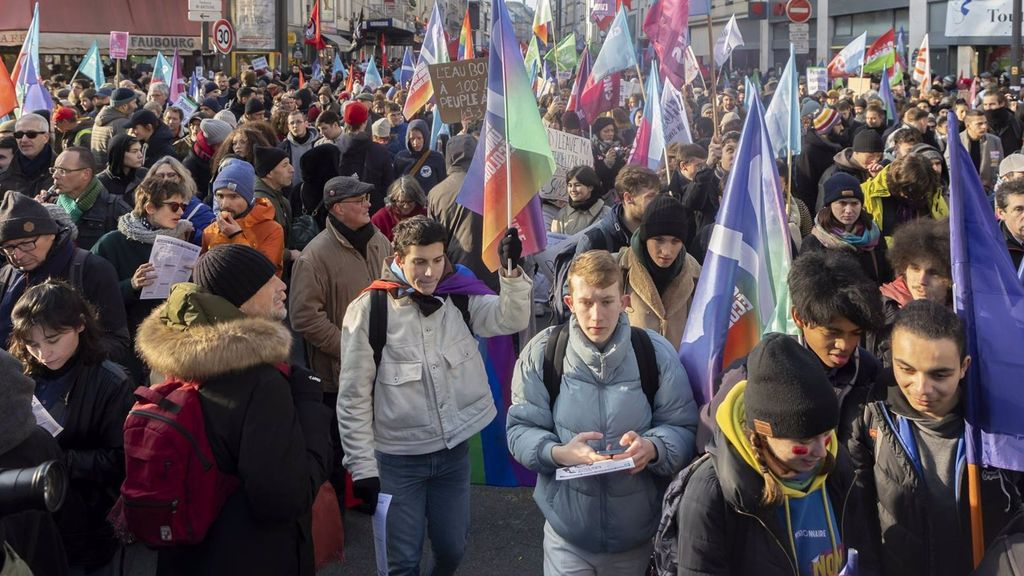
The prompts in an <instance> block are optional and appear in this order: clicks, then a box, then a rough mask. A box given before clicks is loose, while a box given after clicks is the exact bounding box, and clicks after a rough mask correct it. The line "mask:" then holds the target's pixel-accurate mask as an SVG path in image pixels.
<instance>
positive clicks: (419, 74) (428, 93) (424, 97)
mask: <svg viewBox="0 0 1024 576" xmlns="http://www.w3.org/2000/svg"><path fill="white" fill-rule="evenodd" d="M447 61H448V44H447V43H446V42H445V39H444V19H443V18H442V17H441V10H440V9H438V7H437V2H436V0H435V2H434V9H433V11H432V12H431V13H430V20H429V21H428V22H427V33H426V36H424V38H423V46H422V47H421V48H420V57H419V60H417V61H416V68H415V69H414V70H413V73H412V80H411V81H410V82H409V94H408V96H406V98H405V106H404V107H403V108H402V115H403V116H405V117H406V119H408V120H412V117H413V116H415V115H416V113H417V112H419V111H420V109H421V108H423V107H424V106H425V105H426V104H427V102H428V101H429V100H430V99H431V98H432V97H433V96H434V88H433V87H432V86H431V85H430V71H429V70H428V69H427V66H429V65H430V64H441V63H443V62H447Z"/></svg>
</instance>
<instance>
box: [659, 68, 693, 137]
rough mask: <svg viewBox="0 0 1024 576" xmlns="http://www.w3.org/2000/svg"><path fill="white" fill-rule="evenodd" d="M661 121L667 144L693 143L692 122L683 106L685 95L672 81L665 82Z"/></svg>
mask: <svg viewBox="0 0 1024 576" xmlns="http://www.w3.org/2000/svg"><path fill="white" fill-rule="evenodd" d="M661 121H662V123H663V124H664V127H665V146H668V145H669V144H672V143H673V142H679V143H680V144H692V143H693V136H691V135H690V122H689V120H688V119H687V118H686V108H685V107H683V96H682V94H680V93H679V90H676V87H675V86H673V85H672V83H671V82H666V83H665V90H664V92H662V93H661Z"/></svg>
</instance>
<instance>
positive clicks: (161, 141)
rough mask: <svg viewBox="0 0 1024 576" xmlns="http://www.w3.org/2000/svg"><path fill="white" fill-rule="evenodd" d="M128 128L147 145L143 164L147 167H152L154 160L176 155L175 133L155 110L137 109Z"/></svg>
mask: <svg viewBox="0 0 1024 576" xmlns="http://www.w3.org/2000/svg"><path fill="white" fill-rule="evenodd" d="M128 128H129V129H131V131H132V134H134V135H135V137H136V138H138V139H139V141H140V142H142V143H143V144H145V145H146V149H145V155H146V160H145V162H143V164H142V165H143V166H145V167H146V168H151V167H152V166H153V163H154V162H156V161H157V160H159V159H161V158H163V157H164V156H171V157H175V154H174V134H172V133H171V129H170V128H168V127H167V125H166V124H164V123H163V122H161V121H160V117H158V116H157V115H156V114H154V113H153V112H150V111H149V110H136V111H135V113H134V114H132V117H131V119H130V120H129V122H128Z"/></svg>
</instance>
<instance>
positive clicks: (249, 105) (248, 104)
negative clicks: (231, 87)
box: [245, 96, 263, 114]
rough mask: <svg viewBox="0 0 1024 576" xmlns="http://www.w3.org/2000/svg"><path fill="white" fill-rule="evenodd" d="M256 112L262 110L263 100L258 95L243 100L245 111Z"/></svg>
mask: <svg viewBox="0 0 1024 576" xmlns="http://www.w3.org/2000/svg"><path fill="white" fill-rule="evenodd" d="M257 112H263V100H262V99H260V98H259V97H258V96H253V97H252V98H249V99H248V100H246V101H245V113H246V114H255V113H257Z"/></svg>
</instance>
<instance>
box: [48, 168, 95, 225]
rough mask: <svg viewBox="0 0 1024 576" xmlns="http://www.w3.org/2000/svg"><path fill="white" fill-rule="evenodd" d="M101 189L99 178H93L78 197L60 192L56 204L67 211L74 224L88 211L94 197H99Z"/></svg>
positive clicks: (93, 201)
mask: <svg viewBox="0 0 1024 576" xmlns="http://www.w3.org/2000/svg"><path fill="white" fill-rule="evenodd" d="M102 190H103V185H102V184H100V181H99V179H97V178H93V179H92V181H91V182H89V186H88V187H87V188H86V189H85V191H84V192H82V195H81V196H79V197H78V199H77V200H76V199H74V198H72V197H71V196H68V195H67V194H63V193H62V194H61V195H59V196H57V204H60V207H61V208H63V209H64V211H65V212H67V213H68V216H70V217H71V221H72V222H74V223H75V224H77V223H78V221H79V220H80V219H81V218H82V216H83V215H84V214H85V213H86V212H88V211H89V210H90V209H91V208H92V206H93V204H95V203H96V199H98V198H99V197H100V192H101V191H102Z"/></svg>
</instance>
